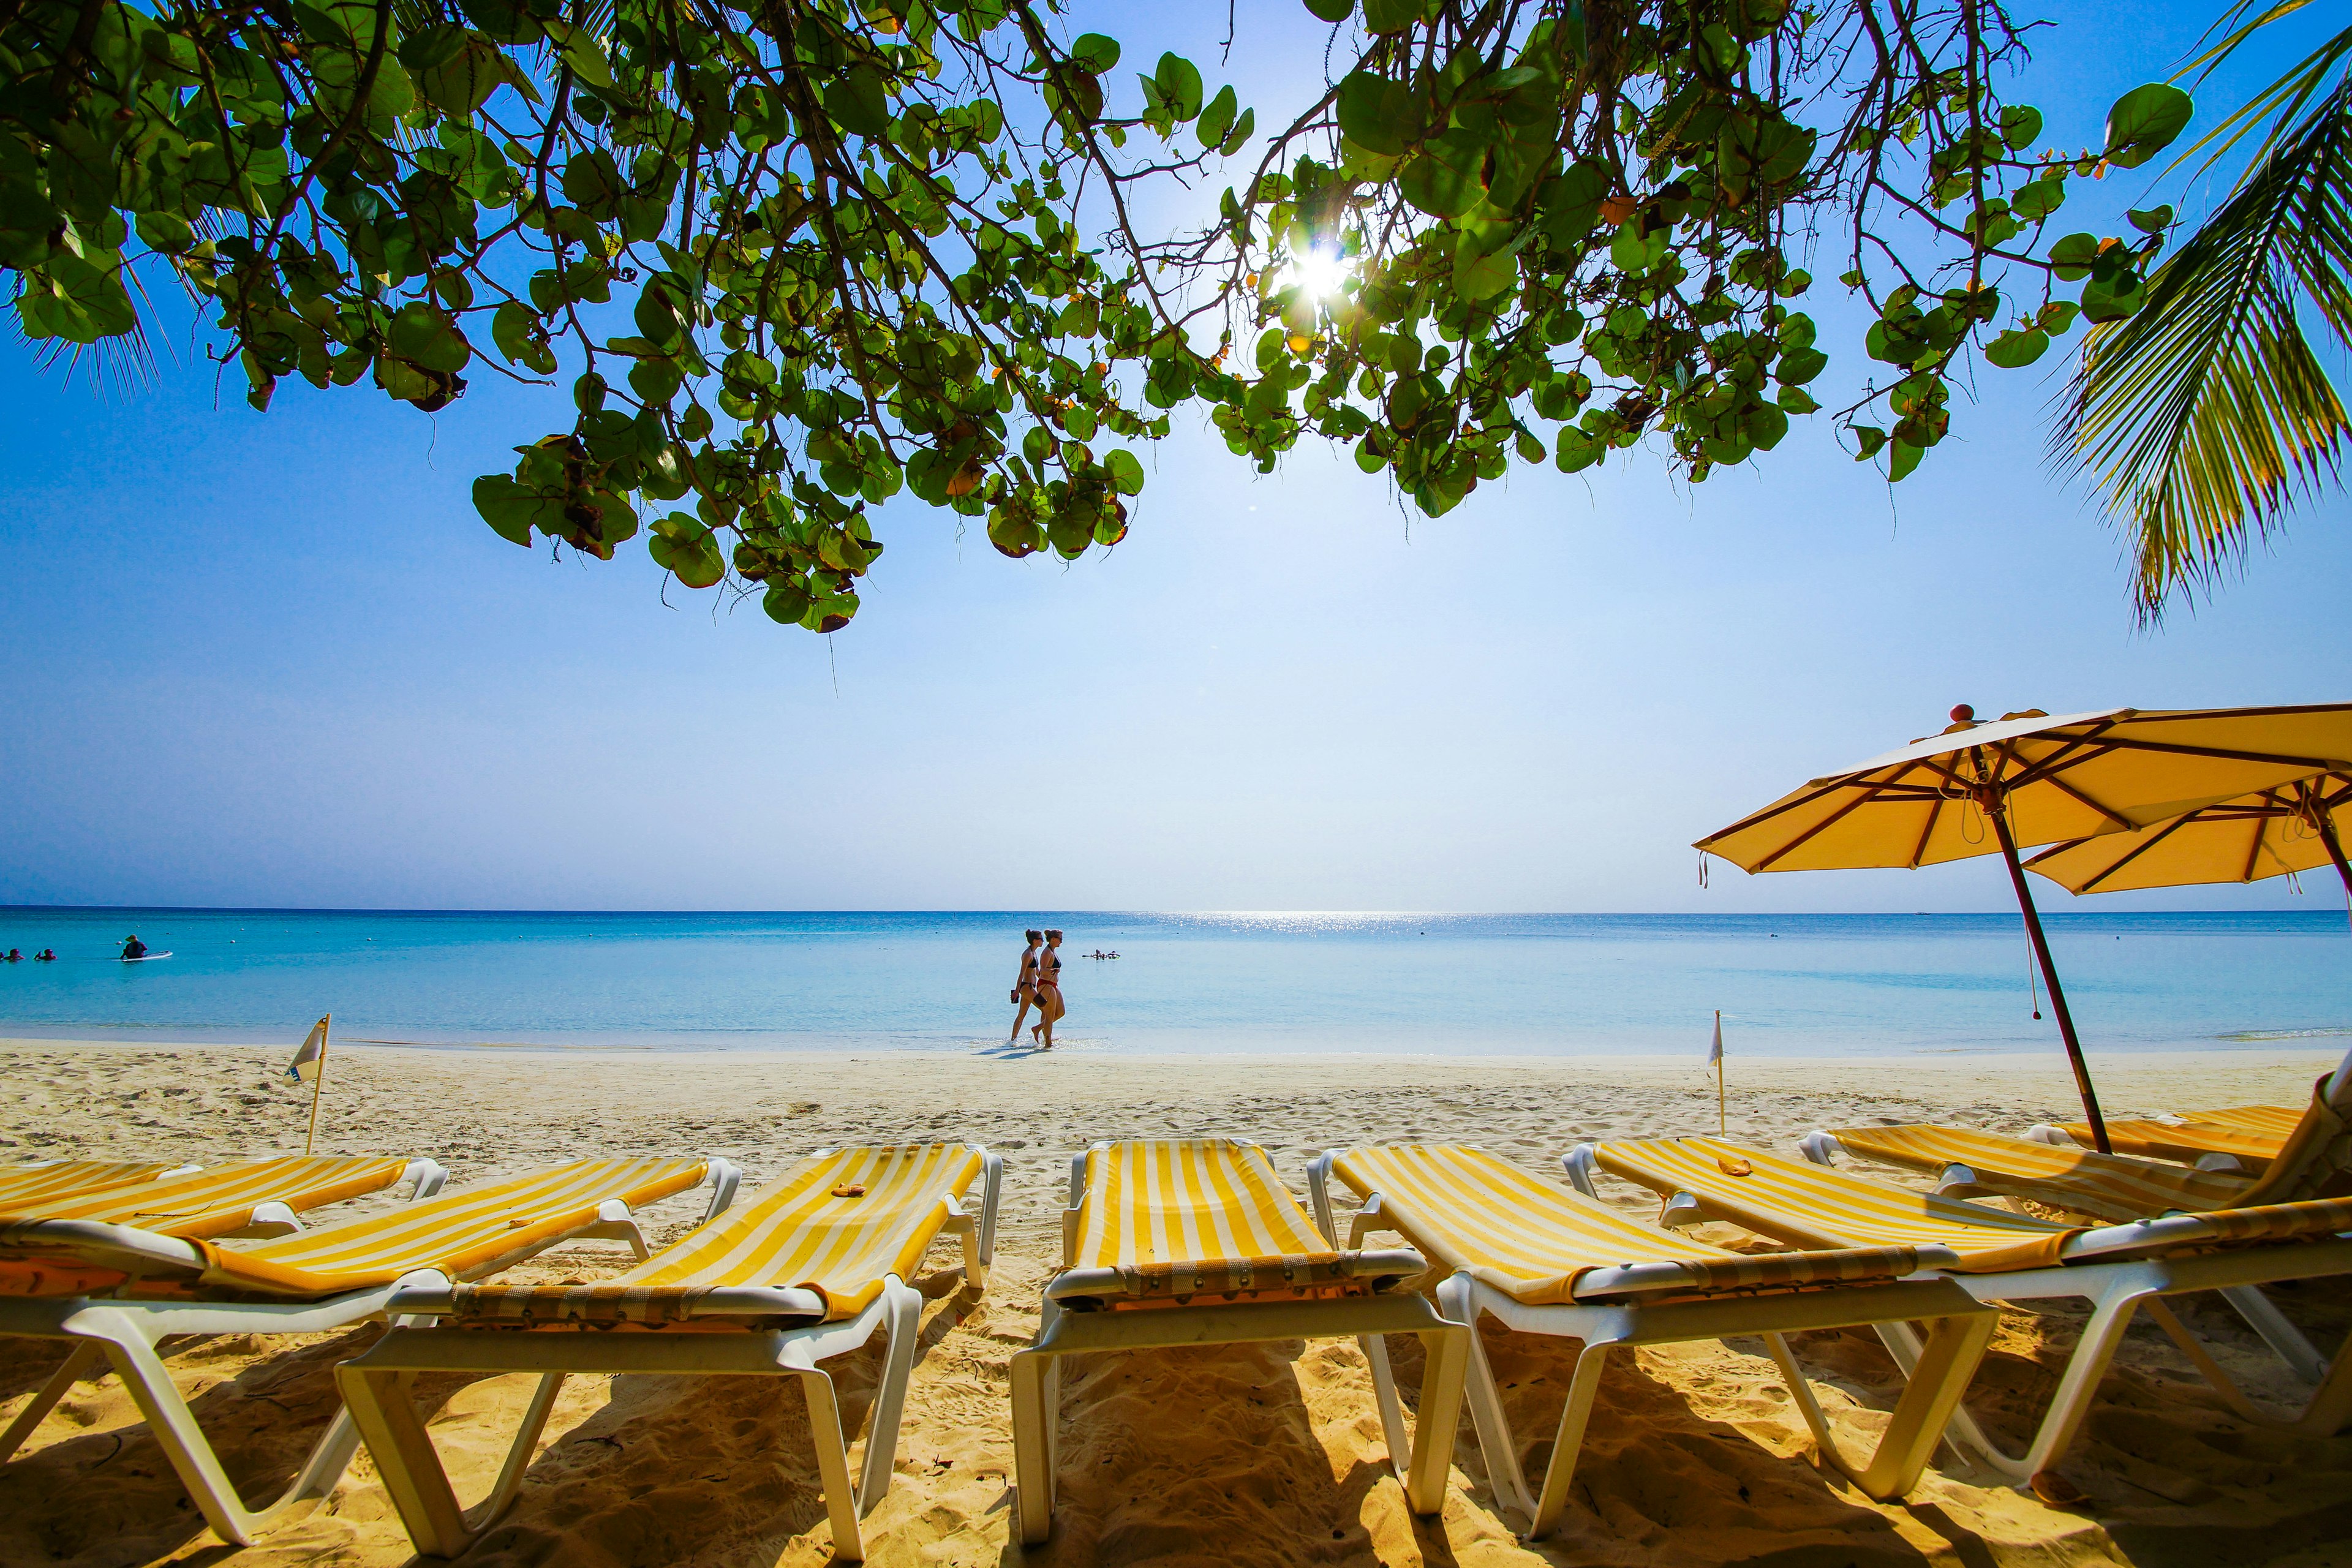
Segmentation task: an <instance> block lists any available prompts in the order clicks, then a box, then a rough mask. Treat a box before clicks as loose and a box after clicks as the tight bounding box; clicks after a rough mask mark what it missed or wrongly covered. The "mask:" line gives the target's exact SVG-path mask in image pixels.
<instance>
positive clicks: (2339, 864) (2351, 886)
mask: <svg viewBox="0 0 2352 1568" xmlns="http://www.w3.org/2000/svg"><path fill="white" fill-rule="evenodd" d="M2317 816H2318V817H2319V841H2320V842H2321V843H2322V844H2325V845H2326V846H2327V858H2329V859H2330V860H2333V861H2335V862H2336V875H2337V876H2339V877H2341V878H2343V879H2344V890H2345V891H2346V892H2347V893H2352V866H2347V865H2346V864H2345V862H2344V846H2343V845H2342V844H2341V843H2340V842H2338V841H2337V839H2336V822H2335V819H2334V818H2332V817H2330V816H2328V815H2327V813H2326V812H2324V811H2323V812H2320V813H2318V814H2317Z"/></svg>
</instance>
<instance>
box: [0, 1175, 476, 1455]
mask: <svg viewBox="0 0 2352 1568" xmlns="http://www.w3.org/2000/svg"><path fill="white" fill-rule="evenodd" d="M202 1168H203V1167H201V1166H198V1165H190V1166H187V1167H185V1168H184V1169H182V1170H178V1171H166V1172H165V1173H163V1174H164V1175H166V1176H175V1175H193V1174H194V1173H195V1172H197V1171H198V1170H201V1169H202ZM161 1179H162V1178H160V1177H159V1178H158V1180H161ZM448 1179H449V1173H448V1172H447V1171H446V1169H444V1168H443V1167H442V1165H441V1163H440V1162H439V1161H437V1160H429V1159H428V1160H411V1161H410V1162H409V1163H408V1168H407V1169H406V1170H404V1171H403V1172H402V1173H401V1175H400V1181H401V1182H407V1183H409V1184H410V1186H409V1190H408V1197H407V1200H406V1201H407V1202H409V1203H412V1204H413V1203H415V1202H416V1201H418V1200H419V1199H421V1198H429V1197H431V1196H433V1195H434V1194H436V1193H438V1192H439V1191H440V1190H441V1187H442V1184H444V1183H445V1182H446V1181H448ZM399 1184H400V1182H394V1184H393V1185H394V1186H398V1185H399ZM301 1228H302V1222H301V1221H300V1220H299V1219H297V1218H296V1217H295V1215H294V1211H293V1210H292V1209H291V1208H290V1207H289V1206H288V1205H285V1204H282V1203H268V1204H257V1205H254V1209H253V1217H252V1219H251V1220H250V1222H249V1223H247V1226H246V1227H245V1228H244V1229H243V1230H236V1231H231V1232H229V1233H228V1234H226V1236H222V1237H215V1239H216V1240H221V1241H232V1240H242V1239H246V1238H251V1237H260V1238H268V1237H280V1236H290V1235H292V1234H293V1233H294V1232H296V1231H298V1230H300V1229H301ZM6 1332H7V1331H6V1330H5V1328H0V1335H5V1333H6ZM285 1332H288V1333H292V1332H295V1331H294V1330H291V1329H289V1330H286V1331H285ZM105 1353H106V1352H105V1351H104V1350H103V1349H102V1348H101V1347H100V1345H99V1344H98V1343H97V1342H95V1341H86V1342H83V1343H81V1344H79V1345H77V1346H76V1347H75V1348H74V1350H73V1352H72V1353H71V1354H69V1355H68V1356H67V1357H66V1361H65V1364H64V1365H63V1366H60V1367H58V1370H57V1371H56V1372H54V1373H51V1374H50V1375H49V1381H48V1382H47V1383H46V1384H42V1386H41V1391H40V1392H39V1393H38V1394H35V1395H33V1397H32V1400H31V1402H30V1403H29V1404H27V1405H26V1406H25V1408H23V1409H22V1410H19V1411H18V1412H16V1419H15V1420H13V1421H11V1422H9V1423H8V1427H7V1430H5V1432H0V1464H5V1463H7V1462H8V1459H9V1458H10V1457H11V1456H13V1455H14V1454H15V1453H16V1450H17V1449H18V1448H19V1447H23V1446H24V1442H25V1439H26V1438H27V1437H29V1436H32V1435H33V1429H34V1428H35V1427H37V1426H39V1425H40V1424H41V1423H42V1422H43V1421H44V1420H46V1419H47V1416H48V1414H49V1412H50V1411H52V1410H54V1409H56V1408H57V1405H58V1400H60V1399H63V1398H64V1397H65V1396H66V1394H67V1392H68V1390H70V1389H71V1388H72V1387H73V1385H74V1384H76V1383H78V1382H79V1381H80V1380H81V1379H82V1378H83V1377H85V1376H87V1375H89V1370H90V1368H92V1367H94V1366H96V1365H97V1364H98V1363H99V1361H100V1358H101V1357H103V1356H104V1355H105Z"/></svg>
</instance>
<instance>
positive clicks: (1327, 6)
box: [1307, 0, 1356, 26]
mask: <svg viewBox="0 0 2352 1568" xmlns="http://www.w3.org/2000/svg"><path fill="white" fill-rule="evenodd" d="M1355 10H1356V0H1307V11H1308V12H1309V13H1310V14H1312V15H1313V16H1314V17H1315V18H1316V20H1318V21H1321V22H1329V23H1331V24H1332V25H1333V26H1337V25H1339V23H1341V22H1344V21H1346V20H1347V19H1348V18H1349V16H1353V15H1354V14H1355Z"/></svg>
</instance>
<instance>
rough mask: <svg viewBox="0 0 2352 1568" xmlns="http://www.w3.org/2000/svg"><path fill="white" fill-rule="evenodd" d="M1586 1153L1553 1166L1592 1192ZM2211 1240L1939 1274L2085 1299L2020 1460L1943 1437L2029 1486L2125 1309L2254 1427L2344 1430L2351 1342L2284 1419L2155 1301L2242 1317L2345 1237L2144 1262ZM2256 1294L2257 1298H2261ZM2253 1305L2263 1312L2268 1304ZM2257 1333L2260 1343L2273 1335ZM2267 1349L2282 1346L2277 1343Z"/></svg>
mask: <svg viewBox="0 0 2352 1568" xmlns="http://www.w3.org/2000/svg"><path fill="white" fill-rule="evenodd" d="M1592 1147H1593V1146H1592V1145H1591V1143H1580V1144H1578V1145H1577V1146H1576V1147H1575V1149H1573V1150H1571V1151H1570V1152H1569V1153H1568V1154H1567V1155H1566V1156H1565V1157H1564V1159H1563V1160H1562V1162H1561V1163H1563V1164H1564V1165H1566V1166H1567V1168H1568V1174H1569V1178H1570V1180H1571V1181H1573V1182H1574V1183H1575V1184H1576V1185H1577V1187H1578V1188H1579V1190H1580V1191H1582V1192H1584V1193H1585V1194H1588V1195H1590V1194H1591V1192H1592V1172H1593V1171H1594V1169H1596V1163H1595V1162H1594V1159H1593V1156H1592ZM1710 1219H1720V1220H1722V1221H1724V1223H1726V1224H1731V1225H1739V1224H1741V1222H1740V1221H1738V1220H1737V1219H1734V1218H1732V1217H1731V1216H1729V1215H1719V1214H1716V1213H1713V1212H1711V1210H1710V1208H1709V1205H1707V1204H1706V1200H1705V1199H1704V1198H1703V1197H1701V1196H1700V1195H1698V1194H1693V1193H1687V1192H1684V1193H1676V1194H1674V1195H1673V1196H1672V1197H1671V1198H1669V1199H1668V1200H1667V1202H1666V1204H1665V1205H1664V1210H1663V1211H1662V1212H1661V1214H1660V1216H1659V1219H1658V1223H1659V1224H1660V1225H1663V1226H1670V1227H1676V1228H1678V1227H1680V1226H1685V1225H1696V1224H1699V1223H1701V1222H1703V1221H1706V1220H1710ZM2208 1235H2209V1233H2208V1232H2207V1231H2206V1229H2205V1227H2204V1225H2203V1222H2202V1220H2201V1219H2200V1217H2199V1216H2198V1215H2185V1214H2184V1215H2164V1216H2162V1217H2160V1218H2157V1219H2147V1220H2138V1221H2136V1222H2134V1223H2132V1224H2130V1225H2115V1226H2099V1227H2097V1228H2095V1229H2092V1230H2087V1231H2084V1233H2083V1234H2082V1235H2080V1236H2078V1237H2075V1238H2074V1240H2073V1241H2071V1242H2069V1243H2067V1244H2066V1247H2065V1248H2064V1250H2063V1254H2062V1258H2063V1261H2061V1262H2058V1263H2054V1264H2052V1265H2051V1266H2050V1267H2048V1268H2027V1269H2020V1270H2017V1271H2014V1272H2011V1273H2004V1274H1959V1273H1952V1274H1947V1275H1946V1276H1945V1278H1947V1279H1950V1280H1951V1281H1952V1283H1954V1284H1956V1285H1958V1287H1959V1288H1960V1289H1963V1290H1965V1291H1967V1292H1968V1293H1969V1296H1971V1297H1972V1298H1974V1299H1975V1300H1979V1301H1981V1302H1984V1303H1986V1304H1987V1305H1989V1306H1990V1305H2000V1304H2002V1303H2011V1302H2013V1303H2025V1302H2031V1301H2037V1300H2067V1299H2072V1300H2081V1301H2084V1302H2086V1303H2088V1304H2089V1306H2090V1308H2091V1320H2090V1321H2089V1322H2087V1323H2085V1324H2084V1326H2083V1333H2082V1337H2081V1338H2080V1339H2079V1340H2078V1341H2076V1342H2075V1345H2074V1352H2073V1353H2072V1354H2071V1355H2070V1356H2068V1357H2067V1360H2066V1365H2065V1368H2064V1370H2063V1372H2061V1373H2060V1374H2059V1379H2058V1386H2057V1389H2056V1390H2055V1392H2053V1394H2052V1395H2051V1400H2050V1406H2049V1409H2048V1410H2047V1411H2045V1412H2044V1413H2043V1415H2042V1420H2041V1422H2040V1424H2039V1425H2038V1426H2036V1427H2035V1428H2034V1433H2033V1437H2032V1441H2031V1442H2030V1443H2029V1444H2028V1446H2027V1447H2026V1451H2025V1452H2024V1454H2022V1455H2013V1454H2011V1453H2010V1452H2009V1451H2008V1450H2006V1449H2004V1448H2002V1447H2000V1445H1999V1444H1997V1443H1995V1442H1994V1441H1993V1440H1992V1439H1991V1438H1990V1436H1987V1435H1986V1433H1985V1432H1984V1430H1983V1428H1982V1427H1981V1426H1979V1425H1978V1424H1977V1421H1976V1418H1975V1417H1974V1416H1972V1415H1969V1412H1968V1410H1967V1408H1966V1407H1965V1406H1958V1407H1955V1409H1954V1410H1953V1412H1952V1415H1951V1419H1950V1421H1949V1423H1948V1426H1946V1429H1945V1430H1946V1435H1947V1436H1949V1437H1950V1438H1951V1439H1952V1441H1953V1442H1954V1443H1955V1444H1957V1445H1958V1446H1961V1447H1966V1448H1969V1449H1970V1450H1972V1451H1974V1452H1975V1453H1976V1454H1978V1455H1979V1456H1980V1457H1981V1458H1983V1460H1984V1462H1985V1464H1986V1465H1987V1466H1988V1467H1990V1468H1991V1469H1993V1470H1994V1471H1996V1472H1997V1473H1999V1474H2000V1475H2002V1476H2005V1477H2007V1478H2008V1479H2010V1480H2011V1481H2012V1482H2014V1483H2015V1484H2017V1485H2019V1486H2021V1487H2024V1486H2031V1485H2032V1480H2033V1478H2034V1477H2036V1476H2039V1475H2041V1474H2042V1473H2044V1472H2045V1471H2047V1470H2049V1469H2050V1468H2052V1467H2053V1466H2054V1465H2056V1464H2057V1462H2058V1460H2059V1459H2060V1458H2063V1456H2064V1454H2065V1452H2066V1450H2067V1448H2068V1447H2072V1446H2073V1444H2074V1438H2075V1436H2076V1435H2077V1434H2079V1433H2080V1432H2081V1430H2082V1426H2083V1421H2084V1417H2085V1416H2087V1415H2089V1414H2090V1409H2091V1403H2092V1400H2093V1398H2094V1397H2095V1395H2096V1394H2097V1393H2098V1388H2099V1381H2100V1379H2101V1378H2103V1377H2105V1375H2106V1371H2107V1367H2108V1364H2109V1363H2111V1362H2113V1361H2114V1359H2115V1353H2116V1349H2117V1347H2119V1346H2120V1345H2121V1344H2122V1343H2123V1338H2124V1331H2126V1329H2128V1328H2130V1327H2131V1320H2132V1314H2133V1313H2134V1312H2135V1311H2137V1310H2139V1309H2140V1308H2142V1307H2145V1308H2147V1315H2148V1316H2149V1318H2151V1319H2152V1320H2154V1321H2155V1322H2156V1324H2157V1326H2158V1328H2160V1329H2162V1330H2163V1331H2164V1332H2165V1334H2166V1335H2167V1337H2168V1338H2169V1339H2170V1340H2171V1341H2172V1342H2173V1343H2174V1344H2176V1345H2178V1346H2179V1348H2180V1351H2181V1353H2182V1354H2184V1355H2186V1356H2187V1357H2188V1358H2189V1361H2190V1363H2193V1364H2194V1365H2195V1366H2196V1368H2197V1370H2198V1371H2199V1372H2200V1373H2202V1374H2203V1375H2204V1377H2205V1380H2206V1381H2207V1382H2208V1383H2210V1384H2212V1385H2213V1389H2214V1392H2215V1393H2217V1394H2220V1395H2221V1399H2222V1402H2223V1403H2224V1404H2226V1405H2229V1406H2230V1408H2231V1411H2232V1412H2234V1413H2235V1414H2236V1415H2239V1416H2241V1417H2242V1418H2243V1419H2245V1420H2247V1421H2250V1422H2252V1423H2254V1424H2255V1425H2257V1426H2268V1427H2272V1428H2274V1429H2277V1430H2282V1431H2287V1432H2292V1433H2294V1434H2297V1435H2298V1436H2316V1437H2325V1436H2333V1435H2334V1434H2335V1433H2336V1432H2338V1431H2340V1430H2342V1428H2343V1427H2344V1426H2345V1424H2346V1423H2347V1421H2352V1353H2346V1351H2352V1340H2347V1342H2346V1351H2339V1352H2338V1353H2337V1354H2336V1358H2335V1360H2334V1361H2333V1362H2332V1363H2326V1362H2323V1363H2321V1364H2320V1366H2319V1367H2318V1368H2317V1369H2316V1370H2317V1375H2316V1376H2315V1377H2314V1378H2312V1379H2311V1380H2310V1381H2312V1382H2315V1383H2316V1384H2317V1385H2318V1386H2317V1387H2316V1388H2315V1390H2314V1392H2313V1394H2312V1396H2311V1398H2310V1399H2309V1400H2308V1401H2306V1402H2305V1405H2304V1407H2303V1408H2302V1409H2301V1410H2300V1411H2297V1412H2294V1413H2293V1414H2288V1415H2282V1414H2280V1413H2279V1412H2276V1411H2273V1410H2270V1409H2266V1408H2264V1407H2263V1405H2258V1404H2256V1403H2255V1402H2254V1401H2253V1400H2252V1398H2250V1397H2249V1396H2248V1395H2247V1394H2246V1393H2245V1391H2244V1390H2242V1389H2241V1388H2240V1387H2239V1386H2238V1384H2237V1382H2236V1380H2235V1379H2233V1378H2231V1376H2230V1374H2229V1373H2227V1372H2225V1371H2224V1370H2222V1368H2221V1363H2219V1362H2217V1361H2215V1360H2214V1359H2213V1355H2212V1352H2210V1351H2208V1350H2207V1349H2206V1348H2205V1347H2204V1345H2203V1344H2202V1343H2200V1342H2199V1341H2198V1339H2197V1336H2196V1335H2194V1334H2192V1333H2190V1332H2189V1329H2188V1326H2187V1325H2186V1324H2184V1323H2182V1322H2181V1321H2180V1320H2179V1318H2178V1317H2177V1316H2175V1315H2174V1314H2173V1311H2172V1310H2171V1309H2170V1308H2169V1307H2167V1306H2166V1305H2165V1304H2164V1302H2163V1300H2162V1298H2164V1297H2167V1296H2183V1295H2189V1294H2191V1293H2193V1292H2195V1291H2199V1290H2214V1291H2219V1292H2221V1293H2222V1294H2223V1295H2224V1296H2226V1297H2228V1298H2229V1299H2230V1300H2231V1304H2232V1305H2233V1306H2238V1307H2239V1310H2240V1311H2241V1312H2243V1311H2244V1310H2245V1309H2244V1307H2243V1306H2242V1304H2241V1301H2242V1295H2243V1294H2245V1293H2248V1292H2250V1291H2252V1288H2253V1287H2258V1286H2262V1285H2271V1284H2276V1283H2278V1282H2279V1281H2280V1280H2283V1279H2321V1278H2325V1277H2327V1276H2330V1275H2336V1274H2352V1237H2330V1238H2328V1239H2326V1240H2322V1241H2286V1242H2277V1243H2272V1244H2269V1245H2262V1244H2255V1245H2251V1246H2243V1247H2231V1248H2228V1249H2226V1250H2223V1251H2219V1252H2208V1253H2194V1254H2183V1255H2176V1256H2173V1257H2160V1256H2148V1254H2150V1253H2153V1252H2158V1251H2159V1250H2161V1249H2164V1248H2179V1247H2190V1246H2194V1245H2196V1244H2197V1243H2198V1242H2200V1240H2202V1239H2204V1238H2205V1237H2207V1236H2208ZM2252 1293H2253V1294H2255V1295H2257V1296H2258V1297H2259V1292H2258V1291H2257V1292H2252ZM2260 1299H2261V1300H2263V1304H2264V1305H2265V1306H2268V1305H2269V1302H2268V1299H2267V1298H2260ZM2027 1310H2032V1309H2031V1308H2028V1309H2027ZM2271 1310H2272V1311H2273V1313H2275V1312H2276V1311H2277V1309H2276V1308H2275V1307H2272V1308H2271ZM2279 1321H2280V1323H2281V1324H2283V1325H2285V1327H2286V1328H2287V1329H2288V1331H2290V1332H2292V1333H2294V1337H2295V1339H2297V1340H2302V1341H2303V1342H2304V1344H2305V1347H2306V1348H2308V1347H2309V1341H2307V1340H2303V1335H2302V1334H2301V1332H2300V1331H2295V1330H2294V1328H2293V1325H2291V1324H2286V1322H2285V1320H2284V1318H2281V1319H2280V1320H2279ZM1879 1338H1880V1339H1881V1340H1882V1341H1884V1342H1885V1345H1886V1348H1887V1351H1888V1353H1890V1354H1891V1355H1893V1356H1894V1358H1895V1363H1896V1364H1898V1365H1899V1366H1901V1367H1902V1369H1903V1371H1904V1373H1906V1375H1908V1374H1909V1373H1910V1372H1911V1368H1912V1365H1913V1363H1914V1361H1915V1359H1916V1356H1917V1354H1918V1351H1919V1341H1918V1337H1917V1335H1916V1333H1915V1332H1914V1331H1912V1330H1911V1328H1910V1327H1909V1326H1908V1325H1907V1324H1904V1323H1886V1324H1882V1325H1880V1326H1879ZM2264 1338H2265V1339H2266V1340H2268V1339H2269V1336H2268V1335H2265V1336H2264ZM2272 1348H2273V1349H2277V1348H2278V1345H2277V1343H2276V1342H2273V1345H2272ZM2311 1354H2312V1355H2313V1356H2314V1357H2315V1358H2316V1357H2317V1355H2318V1352H2316V1351H2312V1352H2311Z"/></svg>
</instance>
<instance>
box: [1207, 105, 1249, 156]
mask: <svg viewBox="0 0 2352 1568" xmlns="http://www.w3.org/2000/svg"><path fill="white" fill-rule="evenodd" d="M1256 129H1257V110H1255V109H1244V110H1242V117H1241V118H1240V119H1239V120H1236V121H1234V133H1233V134H1232V135H1230V136H1228V137H1226V138H1225V140H1224V144H1223V146H1221V147H1219V148H1218V149H1217V151H1218V152H1220V153H1225V154H1226V155H1227V156H1231V155H1232V154H1234V153H1238V152H1240V151H1241V150H1242V149H1243V148H1244V147H1245V146H1247V145H1249V139H1250V133H1251V132H1254V131H1255V130H1256Z"/></svg>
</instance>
